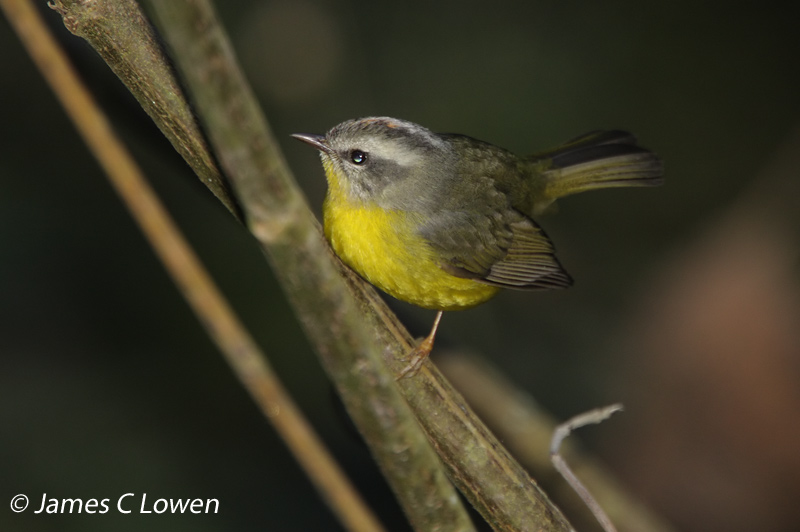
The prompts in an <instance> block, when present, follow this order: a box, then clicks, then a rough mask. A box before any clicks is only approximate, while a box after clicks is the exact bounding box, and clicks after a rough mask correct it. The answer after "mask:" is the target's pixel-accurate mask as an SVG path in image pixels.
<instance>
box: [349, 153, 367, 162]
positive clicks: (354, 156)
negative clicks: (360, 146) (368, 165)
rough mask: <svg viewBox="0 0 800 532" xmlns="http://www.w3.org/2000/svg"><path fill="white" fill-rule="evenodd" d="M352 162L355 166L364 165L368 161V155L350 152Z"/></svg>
mask: <svg viewBox="0 0 800 532" xmlns="http://www.w3.org/2000/svg"><path fill="white" fill-rule="evenodd" d="M350 160H351V161H353V164H364V163H365V162H366V161H367V154H366V152H363V151H361V150H353V151H351V152H350Z"/></svg>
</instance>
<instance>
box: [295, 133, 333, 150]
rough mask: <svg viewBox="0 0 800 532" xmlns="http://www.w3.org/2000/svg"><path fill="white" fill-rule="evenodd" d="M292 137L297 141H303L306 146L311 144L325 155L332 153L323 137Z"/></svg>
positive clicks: (296, 135)
mask: <svg viewBox="0 0 800 532" xmlns="http://www.w3.org/2000/svg"><path fill="white" fill-rule="evenodd" d="M292 136H293V137H294V138H296V139H297V140H302V141H303V142H305V143H306V144H311V145H312V146H314V147H315V148H316V149H318V150H319V151H322V152H325V153H329V152H330V151H331V148H330V146H328V143H327V142H326V141H325V137H324V136H322V135H303V134H300V133H295V134H294V135H292Z"/></svg>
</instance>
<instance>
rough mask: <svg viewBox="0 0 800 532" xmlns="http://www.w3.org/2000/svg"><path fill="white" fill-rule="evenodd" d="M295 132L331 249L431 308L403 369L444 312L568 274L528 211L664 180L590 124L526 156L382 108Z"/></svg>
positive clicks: (417, 359) (621, 138) (648, 157)
mask: <svg viewBox="0 0 800 532" xmlns="http://www.w3.org/2000/svg"><path fill="white" fill-rule="evenodd" d="M293 137H295V138H297V139H299V140H301V141H303V142H306V143H308V144H310V145H312V146H314V147H315V148H317V149H318V150H319V151H320V156H321V158H322V165H323V167H324V169H325V175H326V178H327V180H328V193H327V196H326V198H325V202H324V205H323V222H324V227H325V236H326V237H327V239H328V240H329V241H330V243H331V246H332V247H333V250H334V252H335V253H336V254H337V255H338V256H339V257H340V258H341V259H342V261H344V263H345V264H347V265H348V266H350V267H351V268H352V269H353V270H355V271H356V272H357V273H358V274H359V275H361V276H362V277H363V278H364V279H366V280H367V281H369V282H370V283H372V284H373V285H375V286H377V287H378V288H380V289H381V290H383V291H384V292H386V293H388V294H390V295H392V296H394V297H396V298H397V299H400V300H402V301H407V302H409V303H413V304H415V305H418V306H420V307H424V308H429V309H434V310H438V311H439V313H438V314H437V315H436V320H435V322H434V326H433V328H432V330H431V332H430V334H429V335H428V337H427V338H426V339H425V340H423V341H422V343H421V344H420V346H419V347H418V348H417V349H416V350H415V353H414V354H413V355H412V356H411V357H410V358H411V360H410V362H409V365H408V366H407V367H406V369H405V370H403V374H406V373H409V372H413V371H414V370H416V368H418V367H419V365H420V364H421V363H422V361H423V360H424V359H425V358H426V357H427V355H428V354H429V353H430V350H431V348H432V346H433V339H434V337H435V334H436V329H437V327H438V324H439V320H440V319H441V315H442V311H444V310H461V309H467V308H470V307H474V306H475V305H478V304H480V303H483V302H485V301H486V300H488V299H489V298H491V297H492V296H494V295H495V294H496V293H497V292H498V291H499V289H500V288H512V289H517V290H543V289H550V288H564V287H567V286H569V285H570V284H571V283H572V280H571V278H570V276H569V275H568V274H567V272H566V271H565V270H564V268H563V267H562V266H561V264H560V263H559V261H558V259H557V258H556V256H555V250H554V248H553V244H552V243H551V242H550V239H549V238H548V237H547V235H545V233H544V232H543V231H542V229H541V228H540V227H539V226H538V225H537V224H536V222H534V221H533V219H532V218H533V217H534V216H536V215H539V214H542V213H544V212H545V211H547V210H548V209H549V208H550V207H551V206H552V205H553V202H554V201H555V200H556V199H558V198H560V197H563V196H567V195H569V194H575V193H577V192H583V191H585V190H592V189H597V188H609V187H630V186H655V185H660V184H661V183H662V182H663V165H662V162H661V160H660V159H659V158H658V157H657V156H656V155H654V154H653V153H652V152H650V151H648V150H646V149H644V148H641V147H639V146H638V145H637V144H636V139H635V138H634V137H633V135H631V134H630V133H627V132H624V131H595V132H592V133H588V134H586V135H583V136H581V137H578V138H576V139H574V140H572V141H570V142H567V143H566V144H564V145H562V146H560V147H558V148H555V149H553V150H550V151H546V152H541V153H538V154H535V155H530V156H525V157H520V156H517V155H515V154H513V153H511V152H510V151H507V150H504V149H503V148H499V147H497V146H493V145H492V144H489V143H487V142H483V141H480V140H476V139H473V138H471V137H467V136H465V135H457V134H450V133H447V134H442V133H434V132H432V131H430V130H429V129H427V128H425V127H422V126H420V125H417V124H414V123H412V122H408V121H405V120H399V119H396V118H389V117H371V118H362V119H358V120H348V121H346V122H342V123H341V124H339V125H337V126H335V127H334V128H332V129H331V130H330V131H328V133H326V134H325V135H324V136H320V135H304V134H303V135H301V134H298V135H293Z"/></svg>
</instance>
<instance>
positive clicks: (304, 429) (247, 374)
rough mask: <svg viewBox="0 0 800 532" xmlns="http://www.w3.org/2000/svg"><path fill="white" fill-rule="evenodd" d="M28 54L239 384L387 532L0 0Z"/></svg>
mask: <svg viewBox="0 0 800 532" xmlns="http://www.w3.org/2000/svg"><path fill="white" fill-rule="evenodd" d="M0 6H2V8H3V10H4V11H5V13H6V16H7V18H8V19H9V20H10V21H11V23H12V25H13V26H14V28H15V30H16V31H17V33H18V35H19V37H20V39H21V40H22V41H23V43H24V45H25V46H26V48H27V49H28V52H29V54H30V55H31V57H32V58H33V60H34V62H35V63H36V64H37V66H38V67H39V70H40V71H41V72H42V75H43V76H44V77H45V78H46V80H47V81H48V83H49V84H50V86H51V88H52V89H53V91H54V92H55V93H56V95H57V97H58V98H59V100H60V101H61V103H62V105H63V106H64V108H65V110H66V111H67V113H68V115H69V116H70V118H71V119H72V121H73V123H74V124H75V125H76V127H77V128H78V130H79V132H80V134H81V136H82V137H83V138H84V140H85V142H86V143H87V145H88V146H89V149H90V150H91V151H92V153H93V154H94V155H95V157H96V158H97V160H98V161H99V162H100V164H101V166H102V167H103V169H104V170H105V172H106V175H107V176H108V177H109V180H110V181H111V183H112V185H113V186H114V187H115V189H116V190H117V192H118V193H119V195H120V196H121V197H122V199H123V201H124V202H125V204H126V206H127V207H128V209H129V210H130V212H131V215H132V216H133V217H134V219H135V220H136V221H137V223H138V224H139V226H140V228H141V229H142V231H143V233H144V234H145V237H146V238H147V239H148V241H149V242H150V244H151V245H152V246H153V249H155V250H156V252H157V253H158V255H159V257H160V259H161V261H162V262H163V263H164V266H165V267H166V268H167V271H168V272H169V273H170V275H171V276H172V278H173V280H174V281H175V283H176V284H177V285H178V286H179V288H180V289H181V291H182V292H183V294H184V297H185V298H186V300H187V301H188V302H189V304H190V305H191V307H192V309H193V310H194V312H195V313H196V314H197V316H198V318H199V319H200V320H201V321H202V322H203V323H204V324H206V325H207V328H208V330H209V332H210V334H211V336H212V338H213V339H214V341H215V342H216V343H217V345H218V347H219V348H220V350H222V352H223V353H224V355H225V357H226V359H227V360H228V362H229V364H230V365H231V367H232V368H233V370H234V372H235V373H236V374H237V376H238V377H239V379H240V380H241V381H242V383H243V384H244V385H245V387H246V388H247V390H248V391H249V392H250V394H251V396H252V397H253V399H254V400H255V401H256V402H257V403H258V405H259V407H260V408H261V410H262V412H263V413H264V414H265V415H266V417H267V418H268V419H269V420H270V422H272V424H273V425H274V426H275V428H276V430H277V431H278V433H279V434H280V435H281V437H282V438H283V439H284V440H285V441H286V443H287V445H288V446H289V448H290V450H291V451H292V452H293V453H294V455H295V457H296V458H297V459H298V461H299V462H300V464H301V466H302V467H303V468H304V469H305V471H306V473H307V474H308V475H309V477H310V478H311V479H312V481H313V482H314V483H315V485H316V486H317V489H318V490H319V491H320V492H321V493H322V494H323V497H324V498H325V499H326V500H327V501H328V502H329V504H330V505H331V507H332V508H333V510H334V511H335V512H336V514H337V515H338V516H339V518H340V519H341V521H342V522H343V523H344V524H345V526H346V527H347V528H348V529H350V530H354V531H364V532H367V531H375V530H382V527H381V525H380V524H379V522H378V521H377V519H376V518H375V517H374V516H373V515H372V513H371V512H370V510H369V509H368V508H367V507H366V506H365V505H364V503H363V502H362V501H361V499H360V497H359V495H358V494H357V492H356V491H355V490H354V489H353V487H352V486H351V485H350V483H349V482H348V480H347V479H346V477H345V476H344V474H343V473H342V471H341V470H340V469H339V467H338V465H337V464H336V463H335V462H334V461H333V459H332V457H331V456H330V454H329V453H328V451H327V450H326V449H325V448H324V446H323V445H322V443H321V442H320V441H319V439H318V438H317V437H316V435H315V434H314V432H313V430H312V429H311V427H310V425H309V424H308V422H307V421H306V420H305V419H304V418H303V417H302V414H301V413H300V411H299V409H298V408H297V407H296V406H295V404H294V402H293V401H292V400H291V398H290V397H289V396H288V395H287V394H286V392H285V390H284V389H283V386H282V385H281V384H280V382H279V381H278V380H277V378H276V377H275V375H274V374H273V373H272V371H271V369H270V367H269V365H268V363H267V362H266V359H265V357H264V356H263V354H262V353H261V351H260V350H259V348H258V347H257V346H256V344H255V342H254V341H253V339H252V338H251V337H250V335H249V334H248V333H247V332H246V331H245V330H244V328H243V327H242V326H241V324H240V322H239V321H238V320H237V318H236V316H235V315H234V313H233V311H232V309H231V308H230V306H229V305H228V304H227V302H226V301H225V299H224V298H223V297H222V295H221V293H220V292H219V290H218V289H217V288H216V286H215V285H214V283H213V281H212V280H211V278H210V276H209V275H208V273H207V272H206V271H205V269H204V268H203V267H202V265H201V263H200V261H199V260H198V259H197V257H196V256H195V254H194V252H193V251H192V250H191V248H189V246H188V244H187V243H186V241H185V240H184V238H183V237H182V236H181V234H180V232H179V230H178V229H177V227H176V226H175V224H174V223H173V222H172V220H171V219H170V218H169V216H168V214H167V213H166V211H165V209H164V208H163V206H162V205H161V204H160V202H159V201H158V199H157V198H156V196H155V194H154V193H153V191H152V189H151V188H150V187H149V185H148V184H147V183H146V181H145V180H144V177H143V175H142V173H141V171H140V170H139V168H138V166H137V165H136V163H135V162H134V160H133V158H132V157H131V156H130V154H129V153H128V151H127V150H126V149H125V147H124V146H123V144H122V143H121V142H120V141H119V140H118V138H117V136H116V134H115V133H114V131H113V130H112V128H111V125H110V123H109V121H108V120H107V118H106V117H105V115H104V114H103V113H102V111H101V110H100V109H99V108H98V107H97V105H96V104H95V103H94V101H93V100H92V98H91V95H90V94H89V92H88V91H87V90H86V88H85V86H84V85H83V83H82V82H81V81H80V80H79V79H78V77H77V75H76V73H75V71H74V69H73V68H72V66H71V65H70V64H69V62H68V61H67V58H66V56H65V55H64V54H63V53H62V51H61V49H60V48H59V47H58V45H57V44H56V42H55V40H54V39H53V37H52V35H51V34H50V32H49V30H48V29H47V27H46V26H45V25H44V23H43V21H42V20H41V18H40V17H39V14H38V13H37V12H36V10H35V8H34V7H33V5H32V4H31V3H30V2H29V1H28V0H0Z"/></svg>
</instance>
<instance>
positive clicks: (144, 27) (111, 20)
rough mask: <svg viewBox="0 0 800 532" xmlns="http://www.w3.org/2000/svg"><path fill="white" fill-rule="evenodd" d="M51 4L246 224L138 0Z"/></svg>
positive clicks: (63, 0) (70, 0)
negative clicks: (137, 2)
mask: <svg viewBox="0 0 800 532" xmlns="http://www.w3.org/2000/svg"><path fill="white" fill-rule="evenodd" d="M50 6H51V7H52V8H53V9H54V10H56V11H58V12H59V13H60V14H61V16H62V18H63V19H64V26H66V28H67V29H68V30H69V31H70V32H72V33H73V34H75V35H77V36H78V37H82V38H84V39H86V40H87V41H88V42H89V44H91V45H92V47H93V48H94V49H95V51H97V53H98V54H100V57H102V58H103V60H104V61H105V62H106V63H108V66H110V67H111V70H113V71H114V73H115V74H116V75H117V77H118V78H119V79H120V80H121V81H122V82H123V83H124V84H125V86H127V87H128V90H130V91H131V94H133V96H134V97H135V98H136V99H137V100H138V101H139V104H140V105H141V106H142V108H143V109H144V110H145V112H147V114H148V115H150V118H152V119H153V122H155V124H156V126H158V128H159V129H160V130H161V132H162V133H163V134H164V135H165V136H166V137H167V139H169V141H170V142H171V143H172V146H173V147H174V148H175V150H176V151H177V152H178V153H180V154H181V157H183V158H184V160H185V161H186V162H187V163H188V164H189V166H191V167H192V170H194V171H195V173H196V174H197V176H198V177H199V178H200V181H201V182H202V183H203V184H204V185H205V186H207V187H208V188H209V190H211V192H212V193H213V194H214V195H215V196H216V197H217V198H218V199H219V200H220V201H221V202H222V204H223V205H224V206H225V207H226V208H227V209H228V210H229V211H230V212H231V213H232V214H233V215H234V216H235V217H236V218H238V219H239V220H241V218H242V214H241V210H240V209H239V206H238V205H237V203H236V200H235V199H234V197H233V195H232V194H231V191H230V187H229V186H228V183H227V182H226V181H225V178H224V177H223V176H222V174H221V173H220V171H219V168H218V167H217V164H216V162H215V161H214V157H213V155H212V154H211V151H210V150H209V148H208V144H207V143H206V140H205V138H204V137H203V134H202V132H201V131H200V127H199V125H198V124H197V120H196V119H195V117H194V115H193V114H192V109H191V106H190V105H189V102H188V101H187V100H186V97H185V96H184V95H183V91H182V90H181V87H180V85H179V84H178V81H177V79H176V78H175V75H174V72H173V70H172V67H171V65H170V62H169V59H168V58H167V57H166V55H165V54H164V50H163V49H162V48H161V46H160V45H159V43H158V40H157V39H156V35H155V32H154V31H153V28H152V26H151V25H150V22H149V21H148V20H147V17H145V16H144V14H143V13H142V12H141V11H140V10H139V7H138V6H137V5H136V2H135V1H134V0H120V1H118V2H85V1H82V0H56V1H54V2H52V3H51V4H50Z"/></svg>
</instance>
